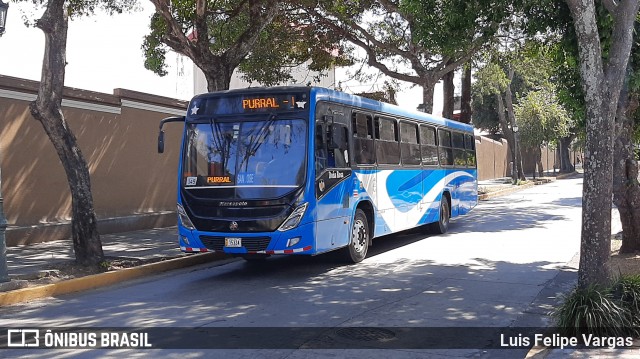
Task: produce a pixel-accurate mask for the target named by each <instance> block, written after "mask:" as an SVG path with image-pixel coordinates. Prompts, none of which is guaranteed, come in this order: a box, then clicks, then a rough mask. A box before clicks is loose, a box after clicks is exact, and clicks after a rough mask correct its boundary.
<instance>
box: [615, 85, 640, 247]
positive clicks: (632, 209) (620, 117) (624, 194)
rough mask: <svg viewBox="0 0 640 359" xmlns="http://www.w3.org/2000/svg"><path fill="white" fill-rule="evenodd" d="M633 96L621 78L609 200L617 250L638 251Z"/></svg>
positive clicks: (639, 193) (639, 196)
mask: <svg viewBox="0 0 640 359" xmlns="http://www.w3.org/2000/svg"><path fill="white" fill-rule="evenodd" d="M637 108H638V100H637V98H633V99H631V98H630V96H629V91H628V88H627V83H626V82H625V84H624V86H623V88H622V91H621V92H620V100H619V102H618V111H617V115H616V124H615V126H616V140H615V145H614V154H613V155H614V162H613V203H614V204H615V205H616V207H618V212H619V213H620V222H621V224H622V246H621V247H620V253H633V252H635V251H640V183H638V180H640V178H638V161H637V160H636V159H635V154H634V148H633V147H634V146H633V140H632V137H633V131H634V128H633V127H634V119H633V118H632V117H631V115H632V114H633V113H634V112H635V110H636V109H637Z"/></svg>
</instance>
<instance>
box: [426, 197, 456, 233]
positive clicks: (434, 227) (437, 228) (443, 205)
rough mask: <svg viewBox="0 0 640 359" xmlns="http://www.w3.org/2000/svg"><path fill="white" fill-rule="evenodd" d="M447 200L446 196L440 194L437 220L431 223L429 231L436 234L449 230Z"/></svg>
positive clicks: (449, 217)
mask: <svg viewBox="0 0 640 359" xmlns="http://www.w3.org/2000/svg"><path fill="white" fill-rule="evenodd" d="M449 208H450V206H449V200H448V199H447V197H445V196H442V199H440V215H439V216H438V221H437V222H434V223H431V232H433V233H436V234H445V233H447V230H449V220H450V219H451V216H450V213H451V212H450V210H449Z"/></svg>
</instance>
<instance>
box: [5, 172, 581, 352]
mask: <svg viewBox="0 0 640 359" xmlns="http://www.w3.org/2000/svg"><path fill="white" fill-rule="evenodd" d="M581 190H582V179H564V180H558V181H556V182H554V183H550V184H546V185H542V186H535V187H532V188H530V189H526V190H523V191H520V192H517V193H514V194H511V195H508V196H505V197H500V198H496V199H492V200H489V201H485V202H481V203H480V204H479V205H478V207H476V208H475V209H474V210H473V211H472V212H471V213H470V214H469V215H467V216H465V217H461V218H458V219H455V220H454V221H453V222H452V225H451V227H450V232H449V233H448V234H446V235H442V236H431V235H427V234H424V233H421V232H420V231H419V230H413V231H410V232H405V233H401V234H397V235H392V236H387V237H383V238H379V239H376V240H374V246H373V247H372V248H371V250H370V254H369V256H368V258H367V259H366V260H365V261H364V262H362V263H360V264H357V265H345V264H343V263H341V262H340V261H339V260H337V258H335V256H332V255H321V256H317V257H311V258H310V257H273V258H270V259H268V260H267V261H266V262H264V263H260V264H250V263H245V262H244V261H242V260H237V261H233V262H231V263H227V264H224V265H214V264H210V265H205V266H201V267H197V268H191V269H189V270H183V271H176V272H172V273H169V274H164V275H159V276H156V277H152V278H145V279H143V280H138V281H135V282H129V283H127V284H123V285H120V286H116V287H111V288H105V289H101V290H97V291H92V292H87V293H83V294H78V295H71V296H66V297H61V298H49V299H46V300H41V301H37V302H31V303H28V304H24V305H19V306H13V307H8V308H0V318H1V319H0V328H28V327H38V328H43V327H50V328H53V329H54V330H56V328H58V329H59V328H60V327H117V328H122V327H145V328H159V327H167V328H172V329H171V330H173V329H175V328H176V327H188V328H200V330H199V331H198V330H195V331H194V330H193V329H189V330H186V331H183V332H180V331H179V330H178V331H175V332H174V331H171V332H170V333H169V332H162V333H160V334H158V336H155V337H153V338H152V339H153V340H152V342H151V344H152V345H154V347H156V348H157V347H158V346H162V345H167V346H172V347H174V348H180V347H185V348H196V347H198V348H199V349H171V350H157V349H144V350H138V351H136V350H123V349H117V350H116V349H101V350H94V351H88V350H80V349H75V350H57V351H56V352H55V353H54V352H53V351H52V350H49V349H44V350H5V351H2V352H0V357H17V356H29V357H36V358H37V357H42V358H45V357H47V358H48V357H52V356H53V355H54V354H55V355H58V356H59V357H72V358H75V357H98V356H99V357H109V356H112V357H125V356H126V357H136V356H140V357H143V356H153V357H160V356H162V357H180V358H191V357H194V358H199V357H224V358H244V357H267V358H334V357H336V358H338V357H339V358H343V357H353V358H356V357H358V358H359V357H381V358H382V357H385V358H386V357H392V358H396V357H398V358H424V357H436V358H438V357H442V358H450V357H505V358H514V357H524V356H525V355H526V353H527V350H522V349H521V350H504V349H502V350H491V349H486V348H485V349H480V348H464V346H465V343H466V342H468V341H470V340H471V337H474V338H473V340H480V342H483V343H488V344H489V345H490V344H492V343H493V344H494V345H495V343H496V341H498V340H499V339H500V338H499V335H498V334H497V333H500V332H501V331H506V330H507V329H504V328H507V327H516V328H519V327H536V326H541V325H544V324H545V321H546V320H547V319H546V315H545V314H546V313H547V312H548V311H549V309H550V308H551V307H550V306H549V304H551V303H553V302H554V301H555V300H556V298H557V294H558V293H559V292H562V291H566V290H567V289H568V288H570V287H571V285H573V282H574V280H575V277H576V275H575V271H574V269H572V268H571V266H567V263H569V262H570V261H571V260H572V258H574V256H575V255H576V253H577V252H578V250H579V239H580V205H581ZM229 327H254V328H255V336H254V337H253V339H252V340H259V341H260V343H261V344H259V345H257V346H259V347H261V348H257V349H243V350H231V349H219V350H210V349H206V348H207V347H217V348H220V347H245V346H247V347H248V344H249V343H248V342H247V341H246V340H245V339H243V338H241V337H240V338H238V335H240V332H237V333H234V332H233V330H231V329H225V330H228V331H227V332H224V331H222V332H221V333H222V335H221V336H219V337H216V338H219V340H218V342H216V343H212V342H210V341H209V342H207V340H210V338H211V337H208V338H209V339H207V337H206V336H202V333H203V331H204V332H205V333H211V332H207V331H208V330H210V331H212V332H215V330H218V329H216V328H229ZM265 327H268V328H265ZM278 327H280V328H281V329H280V330H278ZM308 327H314V328H324V329H323V330H322V333H321V334H322V335H319V336H318V335H317V334H318V333H317V332H312V333H301V332H296V329H294V330H293V331H292V330H291V329H287V328H308ZM343 327H349V328H351V327H367V328H368V329H367V330H363V331H354V330H352V329H349V330H342V331H341V330H339V328H343ZM433 327H442V328H443V329H439V330H438V331H437V332H435V333H434V332H433V330H431V329H429V328H433ZM469 327H472V328H475V329H463V328H469ZM385 328H386V330H385ZM412 328H413V329H412ZM416 328H418V329H416ZM483 328H484V329H483ZM487 328H488V329H490V330H486V329H487ZM176 332H177V333H178V334H175V333H176ZM215 333H218V334H219V333H220V332H215ZM438 333H441V335H438ZM0 334H1V333H0ZM174 334H175V336H174V337H173V339H168V337H170V336H172V335H174ZM225 334H228V335H227V337H225ZM236 334H238V335H236ZM160 336H163V338H160ZM154 340H155V342H154ZM243 340H244V341H243ZM429 342H433V343H435V344H434V347H435V348H436V349H424V346H428V345H427V344H424V343H429ZM443 342H444V343H449V344H450V346H449V345H445V347H447V348H456V347H463V348H459V349H446V348H441V346H442V343H443ZM167 343H168V344H167ZM267 343H271V345H273V346H274V347H276V348H277V349H263V348H265V347H269V344H267ZM394 343H396V344H395V346H394ZM397 343H401V344H397ZM385 345H390V346H385ZM469 346H473V345H471V344H469ZM381 347H382V348H392V349H386V350H379V349H377V350H376V349H373V348H381ZM296 348H303V349H296ZM325 348H330V349H325ZM429 348H432V347H429Z"/></svg>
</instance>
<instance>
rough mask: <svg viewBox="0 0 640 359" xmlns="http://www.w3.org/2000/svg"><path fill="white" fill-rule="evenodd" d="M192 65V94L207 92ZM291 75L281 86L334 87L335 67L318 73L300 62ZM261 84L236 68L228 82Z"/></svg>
mask: <svg viewBox="0 0 640 359" xmlns="http://www.w3.org/2000/svg"><path fill="white" fill-rule="evenodd" d="M183 61H184V62H185V63H186V62H187V61H189V62H190V60H189V59H185V60H183ZM192 66H193V93H194V95H197V94H201V93H205V92H207V80H206V79H205V77H204V73H203V72H202V70H200V68H198V66H196V65H192ZM291 75H292V76H293V79H292V80H291V81H288V82H286V83H282V84H280V85H282V86H293V85H302V86H304V85H308V84H311V85H313V86H320V87H326V88H331V89H333V88H335V86H336V69H335V67H332V68H330V69H329V70H327V71H325V72H324V73H322V74H321V73H319V72H317V71H311V70H309V67H308V62H307V63H305V64H302V65H301V66H298V67H296V68H294V69H293V71H292V73H291ZM316 77H319V78H320V82H317V81H316V79H315V78H316ZM260 86H263V85H262V84H260V83H258V82H252V83H249V82H247V81H245V80H244V79H243V78H242V75H241V74H240V73H238V70H236V71H234V72H233V77H231V83H230V84H229V88H230V89H238V88H247V87H260Z"/></svg>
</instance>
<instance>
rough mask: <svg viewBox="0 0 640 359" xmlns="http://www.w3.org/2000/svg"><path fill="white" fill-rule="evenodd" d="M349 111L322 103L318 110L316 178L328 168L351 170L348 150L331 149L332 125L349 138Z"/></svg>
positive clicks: (315, 141)
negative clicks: (347, 114) (347, 115)
mask: <svg viewBox="0 0 640 359" xmlns="http://www.w3.org/2000/svg"><path fill="white" fill-rule="evenodd" d="M346 113H347V110H346V109H344V108H343V106H341V105H337V104H332V103H327V102H320V103H318V105H317V108H316V124H315V134H316V135H315V140H314V151H315V160H316V176H319V175H320V174H321V173H322V171H324V170H325V169H327V168H349V167H350V166H351V164H350V162H349V151H348V150H347V149H338V148H336V149H333V148H330V146H329V142H330V140H331V128H332V124H337V125H338V126H333V128H334V130H335V131H344V132H345V133H344V138H348V136H347V133H348V127H347V126H348V121H347V117H346V115H345V114H346Z"/></svg>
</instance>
